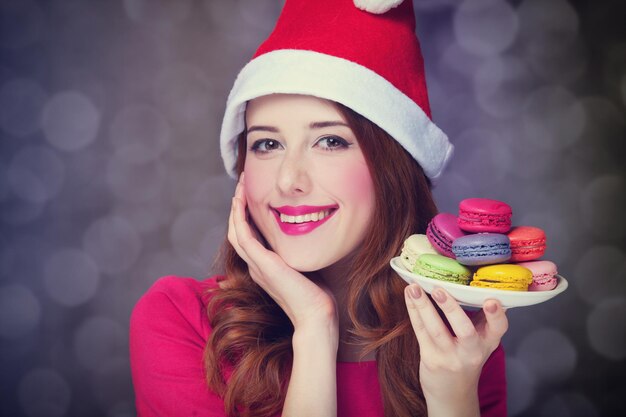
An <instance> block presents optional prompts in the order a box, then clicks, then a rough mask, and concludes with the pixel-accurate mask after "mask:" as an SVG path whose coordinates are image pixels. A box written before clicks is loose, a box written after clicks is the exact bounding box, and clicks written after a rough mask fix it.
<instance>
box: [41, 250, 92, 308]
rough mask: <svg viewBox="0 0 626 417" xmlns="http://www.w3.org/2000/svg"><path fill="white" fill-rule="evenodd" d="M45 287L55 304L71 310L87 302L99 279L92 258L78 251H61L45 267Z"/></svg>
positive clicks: (48, 260)
mask: <svg viewBox="0 0 626 417" xmlns="http://www.w3.org/2000/svg"><path fill="white" fill-rule="evenodd" d="M44 268H45V269H44V283H45V286H46V290H47V291H48V294H49V295H50V297H51V298H52V299H53V300H55V301H56V302H57V303H59V304H61V305H64V306H68V307H73V306H76V305H79V304H82V303H85V302H87V301H89V300H90V299H91V298H92V297H93V296H94V295H95V293H96V290H97V288H98V282H99V279H100V276H99V272H98V266H97V265H96V263H95V261H94V260H93V259H92V258H91V256H89V255H87V254H86V253H85V252H84V251H82V250H78V249H71V248H66V249H60V250H58V251H57V252H55V253H53V254H52V255H51V256H50V257H49V258H48V259H47V260H46V263H45V267H44Z"/></svg>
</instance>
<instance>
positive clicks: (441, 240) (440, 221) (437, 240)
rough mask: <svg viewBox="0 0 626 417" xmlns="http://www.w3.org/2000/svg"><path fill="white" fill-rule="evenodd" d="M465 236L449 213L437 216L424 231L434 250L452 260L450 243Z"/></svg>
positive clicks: (452, 254)
mask: <svg viewBox="0 0 626 417" xmlns="http://www.w3.org/2000/svg"><path fill="white" fill-rule="evenodd" d="M465 235H466V233H465V232H463V231H462V230H461V229H460V228H459V225H458V223H457V218H456V216H455V215H454V214H450V213H439V214H437V215H436V216H435V217H433V218H432V220H431V221H430V223H428V228H427V229H426V237H427V238H428V241H429V242H430V244H431V245H433V247H434V248H435V250H436V251H437V252H439V253H440V254H442V255H444V256H447V257H448V258H452V259H454V253H453V252H452V242H454V241H455V240H456V239H458V238H460V237H461V236H465Z"/></svg>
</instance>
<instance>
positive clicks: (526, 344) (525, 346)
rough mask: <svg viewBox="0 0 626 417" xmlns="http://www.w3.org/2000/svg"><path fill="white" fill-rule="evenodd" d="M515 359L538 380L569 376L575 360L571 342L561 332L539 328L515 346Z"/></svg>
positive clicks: (574, 350) (549, 380)
mask: <svg viewBox="0 0 626 417" xmlns="http://www.w3.org/2000/svg"><path fill="white" fill-rule="evenodd" d="M516 358H517V359H519V360H520V361H521V362H523V363H524V365H525V366H526V368H527V369H528V370H529V371H530V372H531V373H532V374H533V375H534V379H535V381H537V382H540V383H547V382H555V381H563V380H566V379H567V378H569V377H570V376H571V375H572V373H573V372H574V369H575V368H576V363H577V361H578V352H577V351H576V348H575V346H574V344H573V343H572V341H571V340H570V339H569V338H568V337H567V336H566V335H565V334H563V333H562V332H561V331H559V330H556V329H550V328H545V327H540V328H538V329H536V330H534V331H533V332H531V333H529V334H528V335H526V336H525V337H524V339H523V340H522V342H521V343H520V344H519V345H518V346H517V348H516Z"/></svg>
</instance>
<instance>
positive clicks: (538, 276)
mask: <svg viewBox="0 0 626 417" xmlns="http://www.w3.org/2000/svg"><path fill="white" fill-rule="evenodd" d="M517 265H519V266H523V267H524V268H528V269H530V271H531V272H532V273H533V282H532V283H531V284H530V285H529V286H528V291H550V290H553V289H555V288H556V285H557V283H558V282H557V277H556V274H557V273H558V271H557V268H556V265H555V263H554V262H551V261H530V262H520V263H518V264H517Z"/></svg>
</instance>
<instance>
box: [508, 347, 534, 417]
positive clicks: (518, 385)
mask: <svg viewBox="0 0 626 417" xmlns="http://www.w3.org/2000/svg"><path fill="white" fill-rule="evenodd" d="M506 385H507V391H508V392H510V393H515V395H508V396H507V409H508V413H509V415H510V416H511V417H513V416H516V415H518V414H521V413H523V412H524V411H525V410H526V409H528V407H530V406H531V405H532V404H533V401H534V399H535V379H534V376H533V374H531V373H530V372H529V370H528V367H527V366H526V364H525V363H524V362H522V361H520V360H519V359H517V358H515V357H512V356H507V357H506Z"/></svg>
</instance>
